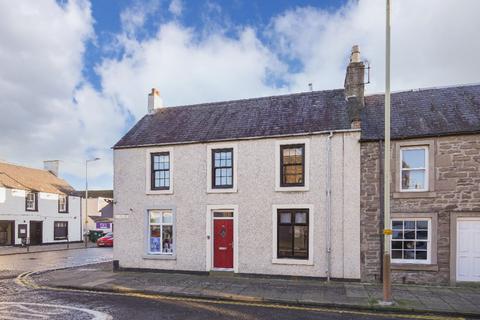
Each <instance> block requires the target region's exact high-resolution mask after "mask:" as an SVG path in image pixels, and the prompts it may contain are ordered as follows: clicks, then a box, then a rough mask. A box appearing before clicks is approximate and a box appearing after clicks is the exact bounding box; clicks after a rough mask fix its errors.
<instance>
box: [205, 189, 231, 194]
mask: <svg viewBox="0 0 480 320" xmlns="http://www.w3.org/2000/svg"><path fill="white" fill-rule="evenodd" d="M236 192H238V191H237V188H225V189H222V188H218V189H211V188H208V189H207V193H236Z"/></svg>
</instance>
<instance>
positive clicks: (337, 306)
mask: <svg viewBox="0 0 480 320" xmlns="http://www.w3.org/2000/svg"><path fill="white" fill-rule="evenodd" d="M96 264H98V263H88V264H83V265H77V266H71V267H62V268H55V269H49V270H40V271H34V272H25V273H23V274H21V275H19V276H18V277H17V280H18V281H21V282H22V283H21V285H25V286H29V287H30V288H32V289H39V290H60V291H62V290H65V291H77V292H92V293H108V294H115V295H117V294H118V295H133V296H137V297H139V298H150V299H155V298H157V299H176V298H177V299H190V300H192V301H197V302H201V301H205V302H207V301H210V302H212V301H213V302H217V303H222V302H223V303H233V304H235V303H243V304H251V305H255V303H262V304H264V305H272V306H278V305H282V306H292V307H306V308H309V307H310V308H321V309H324V311H326V312H328V311H329V310H330V311H333V310H341V309H343V310H350V311H359V312H383V313H391V314H394V313H401V314H403V315H405V312H408V313H411V315H412V316H415V315H418V316H420V317H422V316H444V317H451V318H458V317H461V318H478V317H480V314H478V313H469V312H449V311H432V310H422V309H415V308H409V307H400V306H398V305H393V306H380V305H368V306H367V305H355V304H342V303H320V302H313V301H308V302H307V301H301V300H281V299H271V298H262V297H250V296H239V295H235V297H228V296H225V297H219V296H215V295H209V294H203V293H194V294H191V293H185V292H182V293H179V292H162V293H158V292H156V291H152V290H136V289H131V288H126V287H113V288H100V287H81V286H72V285H68V286H63V285H62V286H48V285H37V284H36V283H35V281H34V279H33V278H32V277H34V276H39V275H41V274H45V273H50V272H54V271H58V270H66V269H74V268H77V267H82V266H88V265H96ZM405 316H406V317H407V316H408V315H405ZM417 318H418V317H417Z"/></svg>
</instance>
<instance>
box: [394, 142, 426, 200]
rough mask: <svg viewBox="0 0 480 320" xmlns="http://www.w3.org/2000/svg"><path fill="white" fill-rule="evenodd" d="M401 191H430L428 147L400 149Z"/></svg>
mask: <svg viewBox="0 0 480 320" xmlns="http://www.w3.org/2000/svg"><path fill="white" fill-rule="evenodd" d="M400 190H401V191H428V147H402V148H400Z"/></svg>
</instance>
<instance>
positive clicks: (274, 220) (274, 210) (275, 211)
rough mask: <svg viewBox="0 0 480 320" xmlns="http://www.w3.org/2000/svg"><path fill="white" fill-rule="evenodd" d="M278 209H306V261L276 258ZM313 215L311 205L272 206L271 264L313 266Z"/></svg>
mask: <svg viewBox="0 0 480 320" xmlns="http://www.w3.org/2000/svg"><path fill="white" fill-rule="evenodd" d="M279 209H308V215H309V216H308V260H301V259H291V258H277V237H278V234H277V221H278V220H277V214H278V210H279ZM314 225H315V214H314V210H313V205H312V204H276V205H273V206H272V235H273V236H272V264H298V265H310V266H313V243H314V241H313V237H314V234H315V233H314Z"/></svg>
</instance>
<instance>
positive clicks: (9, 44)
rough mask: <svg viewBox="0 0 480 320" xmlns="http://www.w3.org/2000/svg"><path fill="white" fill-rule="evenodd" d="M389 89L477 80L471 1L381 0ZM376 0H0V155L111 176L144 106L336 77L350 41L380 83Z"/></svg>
mask: <svg viewBox="0 0 480 320" xmlns="http://www.w3.org/2000/svg"><path fill="white" fill-rule="evenodd" d="M392 2H393V5H392V88H393V89H394V90H407V89H414V88H421V87H432V86H446V85H456V84H466V83H479V82H480V63H479V52H480V40H479V38H478V30H480V19H478V12H480V1H477V0H442V1H438V0H422V1H418V0H401V1H399V0H398V1H396V0H393V1H392ZM384 22H385V1H380V0H360V1H353V0H352V1H348V0H345V1H337V0H330V1H328V0H323V1H306V0H278V1H263V0H248V1H246V0H245V1H241V0H232V1H218V0H217V1H214V0H195V1H193V0H192V1H187V0H144V1H140V0H138V1H136V0H133V1H123V0H102V1H101V0H95V1H92V2H90V1H87V0H78V1H54V0H37V1H28V0H25V1H22V0H20V1H15V2H12V1H9V0H0V159H2V160H5V161H9V162H14V163H19V164H23V165H28V166H32V167H42V161H43V160H46V159H59V160H61V165H60V171H61V175H62V177H64V178H65V179H67V180H68V181H69V182H70V183H71V184H72V185H73V186H74V187H76V188H79V189H81V188H82V187H83V185H84V174H85V173H84V162H85V159H87V158H91V157H100V158H101V160H100V161H97V162H95V163H92V164H90V166H89V185H90V187H91V188H94V189H100V188H111V187H112V172H113V169H112V150H111V146H113V145H114V144H115V142H116V141H118V140H119V139H120V138H121V136H122V135H123V134H124V133H125V132H126V131H127V130H128V129H129V128H131V126H132V125H133V124H134V123H135V122H136V121H137V120H139V119H140V118H141V117H142V116H143V115H144V114H145V113H146V110H147V93H148V92H149V90H150V88H152V87H157V88H158V89H159V90H160V92H161V95H162V98H163V101H164V104H165V105H167V106H175V105H184V104H192V103H201V102H207V101H219V100H226V99H238V98H248V97H257V96H265V95H274V94H282V93H291V92H301V91H307V90H308V83H313V88H314V90H322V89H333V88H341V87H342V86H343V80H344V76H345V68H346V64H347V63H348V57H349V52H350V49H351V46H352V45H354V44H358V45H359V46H360V51H361V53H362V58H363V59H367V60H368V61H369V63H370V65H371V83H370V84H369V85H367V88H366V90H367V93H375V92H381V91H383V86H384V79H383V78H384V36H385V27H384Z"/></svg>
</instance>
